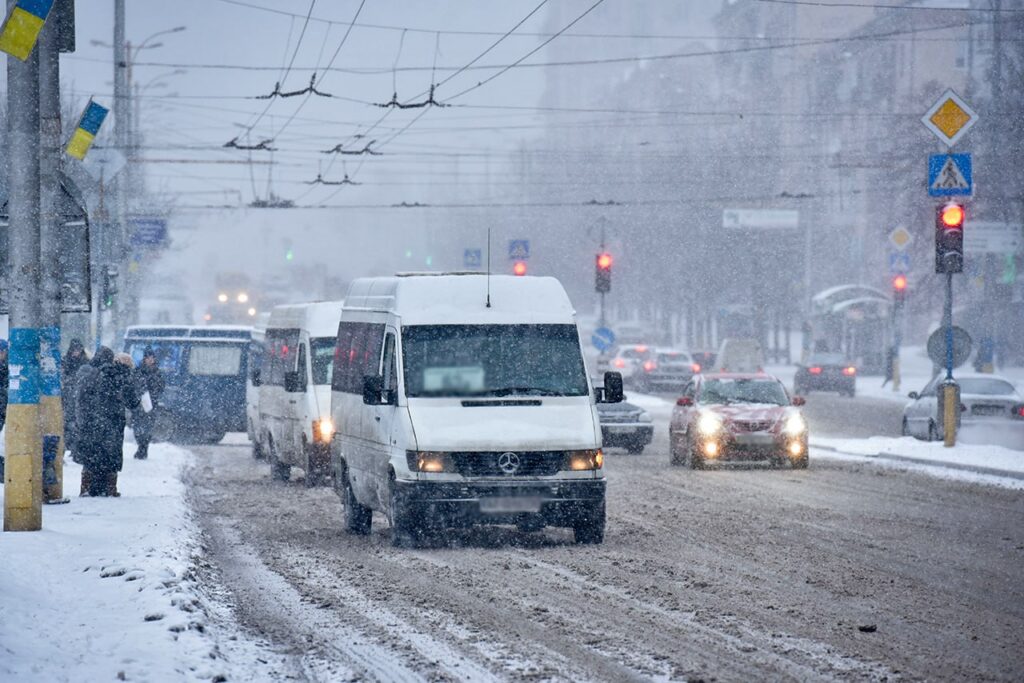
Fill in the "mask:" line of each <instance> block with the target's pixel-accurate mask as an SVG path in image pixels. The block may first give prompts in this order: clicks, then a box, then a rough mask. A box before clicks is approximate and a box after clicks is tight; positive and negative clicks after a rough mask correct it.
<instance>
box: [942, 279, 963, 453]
mask: <svg viewBox="0 0 1024 683" xmlns="http://www.w3.org/2000/svg"><path fill="white" fill-rule="evenodd" d="M942 320H943V325H944V326H945V328H946V380H945V381H944V382H943V383H942V392H943V393H942V430H943V442H944V445H945V446H946V448H952V447H953V446H955V445H956V424H957V413H958V411H959V410H960V392H959V387H958V386H957V385H956V381H955V380H954V379H953V273H946V308H945V311H944V313H943V316H942Z"/></svg>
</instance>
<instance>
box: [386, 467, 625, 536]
mask: <svg viewBox="0 0 1024 683" xmlns="http://www.w3.org/2000/svg"><path fill="white" fill-rule="evenodd" d="M393 491H394V495H395V496H396V500H395V505H396V506H397V507H399V508H400V509H401V510H402V512H403V513H405V514H406V515H408V516H407V517H406V519H415V520H417V522H418V523H419V524H421V525H423V526H426V527H434V528H452V527H468V526H473V525H476V524H519V523H530V522H538V521H539V522H543V524H544V525H545V526H559V527H571V526H573V525H576V524H580V523H583V522H585V521H586V520H589V519H594V518H595V517H598V516H599V517H601V518H603V517H604V505H605V480H604V479H578V480H561V481H531V482H523V481H517V482H502V481H486V482H472V483H469V482H423V481H418V482H401V481H398V482H395V484H394V489H393Z"/></svg>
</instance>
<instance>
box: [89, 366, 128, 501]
mask: <svg viewBox="0 0 1024 683" xmlns="http://www.w3.org/2000/svg"><path fill="white" fill-rule="evenodd" d="M89 370H91V371H92V372H86V369H85V368H83V369H82V371H81V372H80V374H79V375H78V379H79V386H78V391H77V407H76V410H77V430H76V435H75V439H76V441H75V443H76V447H77V448H78V452H79V457H80V458H81V460H82V467H83V469H82V490H83V493H82V495H89V496H119V495H121V494H120V493H118V491H117V473H118V472H120V471H121V468H122V467H123V466H124V429H125V426H126V423H127V419H126V411H128V410H134V409H135V408H137V407H138V405H139V393H138V391H137V390H136V388H135V383H134V381H133V380H132V368H131V357H130V356H127V355H125V354H120V355H119V356H118V357H117V358H116V359H115V357H114V352H113V351H111V350H110V349H108V348H106V347H100V349H99V350H98V351H97V352H96V357H95V358H94V359H93V361H92V363H91V364H90V367H89Z"/></svg>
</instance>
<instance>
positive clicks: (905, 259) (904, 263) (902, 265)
mask: <svg viewBox="0 0 1024 683" xmlns="http://www.w3.org/2000/svg"><path fill="white" fill-rule="evenodd" d="M889 272H890V273H892V274H893V275H906V274H907V273H909V272H910V254H908V253H907V252H905V251H894V252H892V253H890V254H889Z"/></svg>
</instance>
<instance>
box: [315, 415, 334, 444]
mask: <svg viewBox="0 0 1024 683" xmlns="http://www.w3.org/2000/svg"><path fill="white" fill-rule="evenodd" d="M313 436H314V437H315V438H316V440H317V441H319V442H321V443H326V442H328V441H330V440H331V437H332V436H334V420H332V419H331V418H329V417H321V418H320V419H319V420H316V421H314V422H313Z"/></svg>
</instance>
